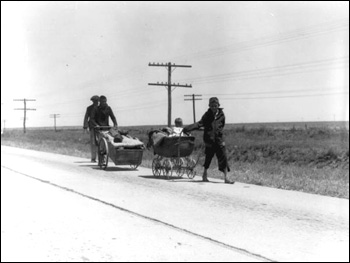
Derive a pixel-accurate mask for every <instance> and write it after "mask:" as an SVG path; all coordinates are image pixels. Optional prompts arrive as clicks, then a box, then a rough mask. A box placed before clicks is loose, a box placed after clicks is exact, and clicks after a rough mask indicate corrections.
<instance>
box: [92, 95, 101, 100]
mask: <svg viewBox="0 0 350 263" xmlns="http://www.w3.org/2000/svg"><path fill="white" fill-rule="evenodd" d="M99 99H100V97H99V96H97V95H94V96H92V97H91V99H90V100H92V101H95V100H99Z"/></svg>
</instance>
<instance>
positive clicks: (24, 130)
mask: <svg viewBox="0 0 350 263" xmlns="http://www.w3.org/2000/svg"><path fill="white" fill-rule="evenodd" d="M13 101H23V103H24V108H17V109H15V110H23V112H24V117H23V133H26V119H27V110H36V109H29V108H27V101H36V100H34V99H14V100H13Z"/></svg>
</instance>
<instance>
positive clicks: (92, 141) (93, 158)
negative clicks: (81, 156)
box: [83, 95, 100, 163]
mask: <svg viewBox="0 0 350 263" xmlns="http://www.w3.org/2000/svg"><path fill="white" fill-rule="evenodd" d="M99 99H100V97H99V96H97V95H95V96H92V97H91V99H90V100H91V101H92V104H91V105H90V106H89V107H87V108H86V112H85V116H84V124H83V129H84V130H87V129H89V133H90V151H91V162H93V163H94V162H96V153H97V146H96V140H95V130H94V126H93V124H92V121H91V113H92V110H93V109H97V108H98V102H99Z"/></svg>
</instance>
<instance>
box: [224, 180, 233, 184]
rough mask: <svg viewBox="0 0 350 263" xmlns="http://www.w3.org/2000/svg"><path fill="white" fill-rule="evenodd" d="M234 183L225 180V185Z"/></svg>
mask: <svg viewBox="0 0 350 263" xmlns="http://www.w3.org/2000/svg"><path fill="white" fill-rule="evenodd" d="M234 183H235V181H230V180H227V179H225V184H234Z"/></svg>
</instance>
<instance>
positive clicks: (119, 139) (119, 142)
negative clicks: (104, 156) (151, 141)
mask: <svg viewBox="0 0 350 263" xmlns="http://www.w3.org/2000/svg"><path fill="white" fill-rule="evenodd" d="M103 134H104V137H105V138H106V139H108V141H109V142H110V143H111V144H112V145H113V146H114V147H118V148H121V147H123V148H128V149H143V148H144V144H143V142H141V141H140V140H139V139H138V138H136V137H131V136H130V135H128V132H127V131H120V130H118V129H116V128H111V129H110V130H109V131H108V132H104V133H103Z"/></svg>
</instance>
